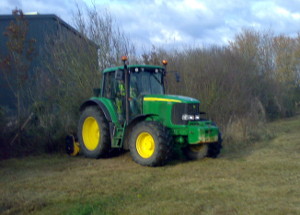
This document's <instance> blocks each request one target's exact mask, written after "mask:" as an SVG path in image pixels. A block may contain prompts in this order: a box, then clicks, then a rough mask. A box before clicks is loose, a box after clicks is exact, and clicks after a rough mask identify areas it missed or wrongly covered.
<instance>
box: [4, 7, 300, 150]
mask: <svg viewBox="0 0 300 215" xmlns="http://www.w3.org/2000/svg"><path fill="white" fill-rule="evenodd" d="M15 15H16V19H18V18H19V16H20V15H19V14H15ZM74 18H75V26H76V28H77V30H78V31H79V32H80V33H81V37H82V38H85V39H86V40H85V41H83V40H82V38H81V39H79V38H78V39H77V40H72V42H70V41H71V40H69V39H68V38H69V35H61V36H59V37H58V38H56V39H55V40H54V41H50V38H49V44H48V48H47V53H48V56H49V59H50V60H49V59H46V61H45V62H44V64H45V65H46V66H47V72H46V73H39V74H38V75H36V77H35V78H36V84H35V85H29V86H28V89H27V90H28V91H29V92H30V94H29V95H30V96H31V97H30V99H31V100H33V102H32V105H30V107H29V110H30V111H31V112H32V113H33V114H34V117H33V118H34V120H31V121H30V123H29V125H28V126H26V129H25V131H24V132H22V135H21V136H22V137H23V143H22V141H21V142H19V143H18V144H14V146H13V148H12V150H14V149H15V147H20V146H21V147H22V148H23V147H24V150H25V151H26V147H30V148H32V149H34V148H35V147H37V145H38V144H39V145H38V146H39V147H37V148H39V149H41V148H43V150H45V149H46V150H47V151H58V150H60V149H61V148H63V145H64V144H63V140H64V137H65V135H66V134H67V133H72V132H75V131H76V125H77V121H78V108H79V106H80V104H81V103H82V102H83V101H84V100H85V99H87V98H89V97H90V96H91V95H92V89H93V88H95V87H99V85H100V81H101V76H100V71H101V70H103V69H104V68H106V67H110V66H115V65H120V56H122V55H129V56H130V57H129V60H130V63H135V62H138V63H146V64H161V60H162V59H168V61H169V66H168V70H169V71H176V73H172V72H170V73H169V74H168V76H167V92H168V93H170V94H179V95H186V96H191V97H194V98H197V99H199V100H200V101H201V102H202V104H201V108H202V111H205V112H207V115H206V117H207V118H209V119H212V120H214V121H216V122H217V124H218V125H220V126H221V129H222V132H223V134H224V136H225V138H226V141H225V144H226V143H227V144H229V143H230V144H232V143H238V144H240V143H247V142H253V141H254V140H262V139H268V138H269V137H270V136H272V135H271V134H270V132H268V131H267V130H266V128H265V122H266V121H268V120H272V119H277V118H280V117H288V116H292V115H293V114H294V113H295V108H296V105H297V104H299V101H300V94H299V92H300V87H299V84H300V82H299V80H300V35H298V36H297V37H295V38H291V37H288V36H285V35H274V34H273V33H272V32H257V31H256V30H254V29H245V30H243V31H242V32H240V33H239V34H237V35H236V37H235V38H234V39H233V41H231V42H230V44H229V45H227V46H223V47H220V46H209V47H190V48H185V49H182V50H166V49H164V48H158V47H153V49H152V50H149V51H148V52H145V53H143V54H142V55H141V56H137V55H136V53H135V48H136V47H134V45H133V44H132V42H131V41H130V39H129V38H128V37H127V36H126V35H125V34H124V33H123V31H122V29H121V28H120V27H119V26H118V25H117V24H116V21H115V19H114V18H113V17H112V16H111V15H110V13H109V11H107V10H106V11H97V9H96V8H95V7H93V8H87V9H86V10H85V11H84V10H82V9H80V8H78V11H77V14H76V16H74ZM7 36H8V37H9V38H12V36H11V35H7ZM87 39H90V40H91V41H92V42H91V41H88V40H87ZM22 41H24V39H22ZM95 45H97V47H98V51H97V50H95ZM8 46H9V44H8ZM79 59H80V60H79ZM97 59H98V61H97ZM4 60H5V58H3V59H1V62H2V63H3V62H5V61H4ZM24 71H26V70H24ZM177 73H179V74H180V79H181V82H179V83H177V82H176V77H175V76H174V75H173V74H177ZM177 78H178V77H177ZM41 86H42V88H43V91H42V92H41V91H40V90H38V89H41ZM27 116H28V115H27ZM4 118H5V109H3V110H2V109H1V126H2V128H3V129H1V130H2V132H3V131H7V126H8V124H9V123H11V122H12V120H8V121H5V120H3V119H4ZM17 121H18V122H19V125H18V126H19V127H20V120H17ZM23 121H24V120H23ZM4 135H5V134H2V137H3V136H4ZM26 138H27V139H26ZM2 139H3V140H2V141H1V145H2V147H3V145H5V146H7V144H8V142H10V141H11V136H9V138H2ZM20 140H22V138H20ZM32 140H35V141H33V142H35V143H36V144H37V145H32V144H33V143H32ZM29 143H31V144H29ZM29 151H30V150H29ZM21 154H22V152H21Z"/></svg>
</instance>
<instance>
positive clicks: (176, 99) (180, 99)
mask: <svg viewBox="0 0 300 215" xmlns="http://www.w3.org/2000/svg"><path fill="white" fill-rule="evenodd" d="M151 101H152V102H168V103H170V102H173V103H200V101H199V100H197V99H194V98H191V97H186V96H178V95H146V96H144V102H151Z"/></svg>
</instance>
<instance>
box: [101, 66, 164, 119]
mask: <svg viewBox="0 0 300 215" xmlns="http://www.w3.org/2000/svg"><path fill="white" fill-rule="evenodd" d="M164 62H165V63H166V61H164ZM165 73H166V69H165V67H162V66H149V65H129V66H127V65H126V64H125V63H124V66H122V67H114V68H109V69H106V70H104V72H103V74H104V78H103V82H102V89H103V90H102V97H103V98H107V99H110V100H111V102H112V103H113V104H114V106H115V110H116V112H117V114H118V119H119V121H121V122H122V121H124V120H126V121H127V122H129V121H130V120H132V119H133V118H134V117H136V116H139V115H141V114H142V112H143V111H142V105H143V98H144V96H146V95H163V94H165V89H164V76H165ZM127 106H128V107H127Z"/></svg>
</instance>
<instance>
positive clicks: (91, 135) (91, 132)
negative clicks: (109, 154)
mask: <svg viewBox="0 0 300 215" xmlns="http://www.w3.org/2000/svg"><path fill="white" fill-rule="evenodd" d="M82 137H83V143H84V145H85V147H86V148H87V149H88V150H90V151H92V150H94V149H96V148H97V146H98V144H99V140H100V137H101V134H100V129H99V125H98V122H97V120H96V119H95V118H94V117H87V118H86V119H85V120H84V123H83V127H82Z"/></svg>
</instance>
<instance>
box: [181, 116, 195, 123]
mask: <svg viewBox="0 0 300 215" xmlns="http://www.w3.org/2000/svg"><path fill="white" fill-rule="evenodd" d="M181 119H182V120H184V121H187V120H194V119H195V116H194V115H189V114H183V115H182V117H181Z"/></svg>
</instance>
